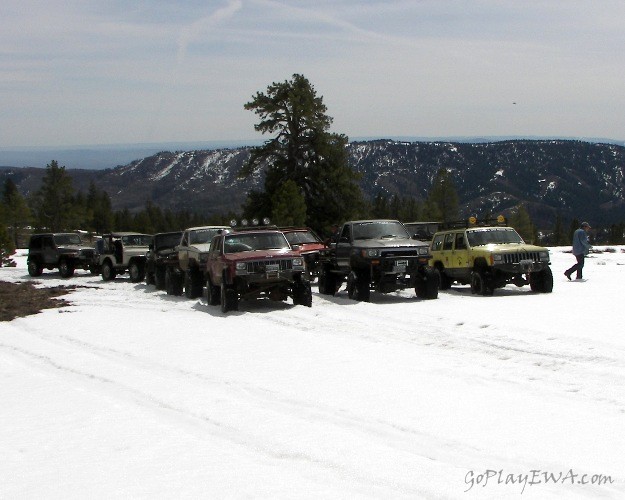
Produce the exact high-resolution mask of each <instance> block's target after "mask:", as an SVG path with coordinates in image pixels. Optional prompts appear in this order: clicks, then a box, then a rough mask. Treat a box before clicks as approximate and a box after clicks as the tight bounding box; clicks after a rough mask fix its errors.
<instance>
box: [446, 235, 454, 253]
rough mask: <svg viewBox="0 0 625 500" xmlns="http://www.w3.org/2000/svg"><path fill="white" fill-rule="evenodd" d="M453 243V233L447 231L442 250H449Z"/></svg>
mask: <svg viewBox="0 0 625 500" xmlns="http://www.w3.org/2000/svg"><path fill="white" fill-rule="evenodd" d="M453 244H454V233H448V234H446V235H445V241H444V243H443V250H451V248H452V246H453Z"/></svg>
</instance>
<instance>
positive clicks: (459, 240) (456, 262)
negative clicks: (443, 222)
mask: <svg viewBox="0 0 625 500" xmlns="http://www.w3.org/2000/svg"><path fill="white" fill-rule="evenodd" d="M450 261H451V266H452V267H453V270H454V276H457V277H462V276H463V275H466V274H467V273H470V268H469V246H468V244H467V238H466V236H465V234H464V231H458V232H456V233H454V248H453V250H452V252H451V259H450Z"/></svg>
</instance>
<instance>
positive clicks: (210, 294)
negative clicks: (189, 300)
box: [206, 277, 221, 306]
mask: <svg viewBox="0 0 625 500" xmlns="http://www.w3.org/2000/svg"><path fill="white" fill-rule="evenodd" d="M220 294H221V290H220V288H219V287H218V286H215V285H213V283H212V282H211V279H210V277H208V278H207V279H206V301H207V302H208V305H210V306H216V305H218V304H219V302H220V301H221V295H220Z"/></svg>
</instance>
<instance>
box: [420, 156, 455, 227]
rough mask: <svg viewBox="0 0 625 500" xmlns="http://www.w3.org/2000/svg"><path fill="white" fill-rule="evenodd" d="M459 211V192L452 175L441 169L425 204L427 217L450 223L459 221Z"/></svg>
mask: <svg viewBox="0 0 625 500" xmlns="http://www.w3.org/2000/svg"><path fill="white" fill-rule="evenodd" d="M458 210H459V201H458V192H457V191H456V187H455V186H454V182H453V180H452V178H451V174H450V173H449V171H448V170H447V169H446V168H441V169H439V171H438V172H437V173H436V176H435V177H434V181H433V182H432V188H431V189H430V192H429V194H428V197H427V200H426V204H425V211H426V214H425V215H426V216H427V217H428V218H429V219H430V220H433V221H435V220H440V221H443V222H448V221H453V220H458V217H459V215H458Z"/></svg>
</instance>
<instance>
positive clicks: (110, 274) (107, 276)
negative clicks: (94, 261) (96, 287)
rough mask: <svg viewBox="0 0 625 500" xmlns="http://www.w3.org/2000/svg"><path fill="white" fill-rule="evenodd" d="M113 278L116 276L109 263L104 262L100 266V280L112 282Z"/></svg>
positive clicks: (108, 261)
mask: <svg viewBox="0 0 625 500" xmlns="http://www.w3.org/2000/svg"><path fill="white" fill-rule="evenodd" d="M115 276H117V273H116V272H115V269H114V268H113V264H111V261H110V260H106V261H104V264H102V279H103V280H104V281H112V280H114V279H115Z"/></svg>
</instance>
